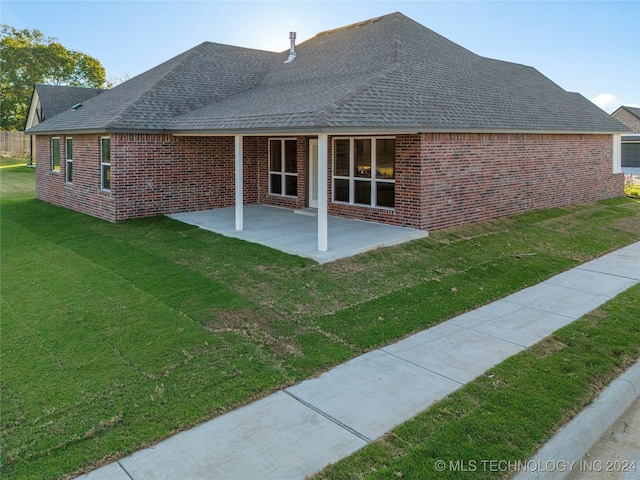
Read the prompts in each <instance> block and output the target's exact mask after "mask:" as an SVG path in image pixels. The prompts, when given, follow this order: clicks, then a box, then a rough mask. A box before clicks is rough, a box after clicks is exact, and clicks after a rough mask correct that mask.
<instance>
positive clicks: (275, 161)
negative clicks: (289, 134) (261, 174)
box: [269, 138, 298, 197]
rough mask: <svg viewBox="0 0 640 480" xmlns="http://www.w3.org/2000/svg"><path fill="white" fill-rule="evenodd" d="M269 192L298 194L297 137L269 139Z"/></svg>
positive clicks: (272, 193)
mask: <svg viewBox="0 0 640 480" xmlns="http://www.w3.org/2000/svg"><path fill="white" fill-rule="evenodd" d="M269 194H271V195H281V196H285V197H297V196H298V147H297V141H296V140H295V139H286V138H271V139H269Z"/></svg>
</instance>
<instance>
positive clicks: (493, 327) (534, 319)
mask: <svg viewBox="0 0 640 480" xmlns="http://www.w3.org/2000/svg"><path fill="white" fill-rule="evenodd" d="M602 298H604V297H602ZM574 320H575V318H573V317H568V316H566V315H557V314H555V313H551V312H548V311H544V310H539V309H537V308H531V307H523V306H521V305H518V304H516V303H509V302H506V301H504V300H499V301H497V302H495V303H492V304H489V305H486V306H484V307H482V308H479V309H478V310H473V311H471V312H468V313H465V314H462V315H460V316H459V317H456V318H453V319H451V320H450V322H451V323H453V324H455V325H459V326H461V327H464V328H468V329H469V330H473V331H476V332H480V333H484V334H486V335H489V336H492V337H495V338H499V339H501V340H504V341H506V342H512V343H515V344H516V345H519V346H521V347H530V346H531V345H533V344H534V343H536V342H539V341H540V340H541V339H542V338H544V337H546V336H547V335H549V334H551V333H553V332H554V331H556V330H558V329H559V328H562V327H564V326H565V325H567V324H569V323H571V322H573V321H574Z"/></svg>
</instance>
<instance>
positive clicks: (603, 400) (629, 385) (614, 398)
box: [513, 362, 640, 480]
mask: <svg viewBox="0 0 640 480" xmlns="http://www.w3.org/2000/svg"><path fill="white" fill-rule="evenodd" d="M639 392H640V362H637V363H636V364H634V365H633V366H632V367H631V368H629V369H628V370H627V371H625V372H624V373H623V374H622V375H620V376H619V377H618V378H616V379H615V380H613V382H611V384H610V385H609V386H608V387H607V388H606V389H605V390H604V391H602V392H601V393H600V395H599V396H598V397H597V398H596V399H595V400H594V401H593V402H592V403H591V404H590V405H589V406H587V407H586V408H585V409H584V410H582V411H581V412H580V413H579V414H578V415H577V416H576V417H574V418H573V419H572V420H571V421H570V422H569V423H567V424H566V425H565V426H564V427H562V428H561V429H560V430H559V431H558V433H557V434H556V435H555V436H554V437H553V438H552V439H551V440H549V441H548V442H547V443H546V444H545V445H544V446H543V447H542V448H540V450H538V452H537V453H536V454H535V455H534V456H533V457H532V458H531V459H530V460H529V461H528V462H527V464H529V463H532V464H533V465H541V466H544V465H546V464H547V463H549V462H552V463H553V464H554V465H557V464H558V462H564V464H565V465H567V464H573V463H574V462H578V461H579V460H580V459H581V458H582V457H584V455H585V454H586V453H587V452H588V451H589V449H590V448H591V447H593V445H595V443H596V442H597V441H598V440H599V439H600V437H601V436H602V435H603V434H604V433H605V432H606V431H607V430H608V429H609V428H611V426H612V425H613V424H614V423H615V422H616V420H618V418H620V416H621V415H623V414H624V413H625V412H626V411H627V410H628V409H629V407H630V406H631V404H633V402H634V401H636V400H637V399H638V398H640V395H639ZM570 473H571V469H570V468H567V469H565V471H559V469H555V468H542V467H541V468H540V469H536V470H535V471H529V470H528V469H527V471H521V472H519V473H518V474H517V475H516V476H514V477H513V478H514V480H527V479H536V480H538V479H551V480H561V479H563V478H566V477H567V476H568V475H569V474H570Z"/></svg>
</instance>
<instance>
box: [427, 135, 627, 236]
mask: <svg viewBox="0 0 640 480" xmlns="http://www.w3.org/2000/svg"><path fill="white" fill-rule="evenodd" d="M422 139H423V144H422V152H421V156H422V160H423V162H424V184H423V187H422V188H423V198H424V200H425V201H424V202H423V205H422V207H421V215H422V220H421V222H420V228H424V229H427V230H436V229H440V228H445V227H450V226H453V225H459V224H462V223H469V222H477V221H480V220H486V219H489V218H497V217H504V216H510V215H516V214H520V213H524V212H528V211H532V210H539V209H543V208H550V207H561V206H565V205H571V204H579V203H587V202H593V201H596V200H601V199H604V198H611V197H617V196H621V195H622V194H623V184H624V176H623V175H621V174H618V175H613V174H612V173H611V172H612V168H613V166H612V157H613V153H612V152H613V144H612V137H611V135H522V134H424V135H423V136H422Z"/></svg>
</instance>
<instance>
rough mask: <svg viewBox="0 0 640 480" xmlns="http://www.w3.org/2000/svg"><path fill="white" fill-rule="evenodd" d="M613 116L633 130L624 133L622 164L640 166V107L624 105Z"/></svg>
mask: <svg viewBox="0 0 640 480" xmlns="http://www.w3.org/2000/svg"><path fill="white" fill-rule="evenodd" d="M611 116H612V117H613V118H615V119H617V120H619V121H620V122H622V123H623V124H624V125H626V126H627V127H628V128H629V130H631V131H632V132H633V133H632V134H630V135H629V134H627V135H622V166H623V167H631V168H640V108H636V107H625V106H624V105H623V106H622V107H620V108H618V109H617V110H616V111H615V112H613V113H612V114H611Z"/></svg>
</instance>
